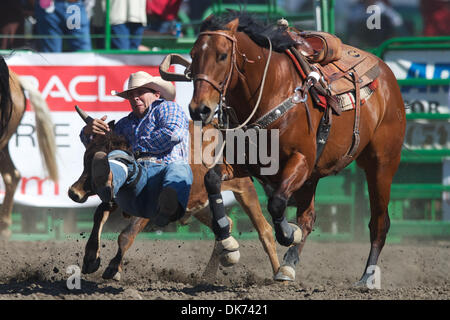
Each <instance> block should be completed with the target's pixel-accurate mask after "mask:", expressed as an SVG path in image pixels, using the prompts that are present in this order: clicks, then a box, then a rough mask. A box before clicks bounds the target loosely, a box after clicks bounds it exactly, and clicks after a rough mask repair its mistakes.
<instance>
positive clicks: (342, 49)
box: [288, 28, 380, 96]
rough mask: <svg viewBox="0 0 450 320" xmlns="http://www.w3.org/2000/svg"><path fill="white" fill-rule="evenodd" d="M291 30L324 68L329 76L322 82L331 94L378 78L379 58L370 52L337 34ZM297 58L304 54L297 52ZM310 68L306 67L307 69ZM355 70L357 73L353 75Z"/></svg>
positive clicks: (300, 46) (313, 60) (315, 64)
mask: <svg viewBox="0 0 450 320" xmlns="http://www.w3.org/2000/svg"><path fill="white" fill-rule="evenodd" d="M288 34H289V35H290V36H291V38H292V39H293V40H294V41H295V42H296V45H295V49H294V48H292V49H294V50H297V51H298V52H300V54H301V56H303V57H304V59H305V60H306V61H307V63H308V64H309V65H310V66H312V67H311V68H312V69H316V70H318V71H319V72H320V74H321V76H323V79H324V80H325V83H323V84H322V85H323V86H325V87H326V88H324V89H328V90H329V94H330V95H331V96H337V95H339V94H343V93H346V92H349V91H353V90H355V88H356V84H355V82H354V78H357V79H358V82H359V83H358V84H359V86H358V87H359V88H362V87H364V86H366V85H368V84H369V83H371V82H372V81H374V80H375V79H376V78H377V77H378V75H379V73H380V69H379V66H378V60H377V58H376V57H375V56H373V55H371V54H370V53H368V52H364V51H362V50H359V49H357V48H354V47H352V46H349V45H346V44H343V43H342V42H341V40H340V39H339V38H338V37H336V36H335V35H332V34H329V33H327V32H319V31H298V30H296V29H294V28H289V29H288ZM295 56H296V57H297V59H299V58H301V56H300V57H299V55H295ZM304 71H306V70H304ZM352 74H354V75H356V77H355V76H352Z"/></svg>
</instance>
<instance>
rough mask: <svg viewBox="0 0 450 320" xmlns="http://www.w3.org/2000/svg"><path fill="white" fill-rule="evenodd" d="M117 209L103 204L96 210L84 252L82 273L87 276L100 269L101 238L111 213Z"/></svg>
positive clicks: (112, 204) (110, 203)
mask: <svg viewBox="0 0 450 320" xmlns="http://www.w3.org/2000/svg"><path fill="white" fill-rule="evenodd" d="M116 208H117V205H116V204H115V203H112V202H109V203H105V202H103V203H101V204H100V205H99V206H98V207H97V209H96V210H95V213H94V225H93V226H92V231H91V235H90V236H89V239H88V241H87V243H86V248H85V251H84V258H83V267H82V272H83V273H85V274H86V273H93V272H95V271H97V270H98V268H99V267H100V236H101V234H102V229H103V226H104V224H105V223H106V221H107V220H108V218H109V215H110V213H111V212H113V211H114V210H115V209H116Z"/></svg>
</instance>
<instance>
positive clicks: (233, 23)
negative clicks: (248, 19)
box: [225, 18, 239, 33]
mask: <svg viewBox="0 0 450 320" xmlns="http://www.w3.org/2000/svg"><path fill="white" fill-rule="evenodd" d="M238 26H239V18H236V19H234V20H231V21H230V22H228V24H227V25H226V26H225V27H226V28H227V29H230V30H231V32H232V33H235V32H236V30H237V28H238Z"/></svg>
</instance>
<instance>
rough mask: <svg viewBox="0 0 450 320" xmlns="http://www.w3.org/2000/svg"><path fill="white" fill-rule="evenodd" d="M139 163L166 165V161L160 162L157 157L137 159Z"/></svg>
mask: <svg viewBox="0 0 450 320" xmlns="http://www.w3.org/2000/svg"><path fill="white" fill-rule="evenodd" d="M137 161H150V162H153V163H159V164H164V161H162V160H159V159H158V158H156V157H140V158H138V159H137Z"/></svg>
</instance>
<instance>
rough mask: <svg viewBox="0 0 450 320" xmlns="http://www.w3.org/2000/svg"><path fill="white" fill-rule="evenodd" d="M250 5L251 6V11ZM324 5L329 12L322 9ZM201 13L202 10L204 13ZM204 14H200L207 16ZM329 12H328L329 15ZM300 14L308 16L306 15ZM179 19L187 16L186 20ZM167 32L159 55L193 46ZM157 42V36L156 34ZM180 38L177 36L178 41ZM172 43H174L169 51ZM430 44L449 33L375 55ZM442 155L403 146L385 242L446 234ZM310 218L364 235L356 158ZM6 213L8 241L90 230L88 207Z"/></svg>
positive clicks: (320, 232)
mask: <svg viewBox="0 0 450 320" xmlns="http://www.w3.org/2000/svg"><path fill="white" fill-rule="evenodd" d="M334 5H335V3H334V1H320V2H318V6H320V7H321V9H322V15H324V16H322V18H321V19H322V21H325V19H326V21H327V23H324V24H323V25H322V29H323V30H327V31H333V30H334V29H333V28H334V21H333V19H332V18H330V14H329V12H333V8H334ZM226 8H227V6H226V5H224V4H222V3H221V2H220V1H218V2H216V7H212V8H211V10H212V12H214V13H217V12H220V11H221V10H224V9H226ZM258 8H259V9H258V10H260V12H264V13H267V14H269V15H273V16H275V15H279V14H280V15H282V14H284V13H283V12H280V11H279V10H277V9H274V8H275V7H272V6H270V5H268V6H265V7H263V6H260V7H258ZM255 10H256V9H255ZM327 10H328V13H327V14H326V13H324V12H326V11H327ZM207 13H208V12H207ZM207 13H206V14H207ZM331 16H332V15H331ZM303 18H308V19H310V18H311V16H310V15H309V16H305V17H303ZM186 23H187V24H188V23H189V22H188V21H187V20H186ZM182 39H183V38H175V37H172V38H167V39H166V40H164V41H166V42H165V44H164V43H162V42H161V43H159V44H158V45H160V46H161V51H158V52H157V53H158V54H161V53H173V52H177V53H183V54H185V53H187V52H188V51H187V50H188V49H189V48H190V46H191V45H192V38H190V37H186V38H185V40H182ZM161 41H163V40H161ZM183 41H184V42H183ZM171 48H176V49H171ZM405 49H406V50H425V49H426V50H433V49H440V50H442V49H450V37H435V38H396V39H391V40H388V41H386V42H385V43H383V44H382V45H381V46H380V47H379V48H377V49H375V50H374V53H375V54H376V55H378V56H379V57H381V58H383V57H384V55H385V53H386V52H388V51H390V50H405ZM97 52H105V53H117V54H122V53H127V54H129V53H133V54H152V53H151V52H150V53H149V52H137V51H118V50H100V51H98V50H97ZM398 82H399V84H400V85H401V86H407V85H408V86H409V85H412V86H419V85H427V86H434V85H447V84H449V83H450V81H449V79H435V80H426V79H407V80H399V81H398ZM418 120H419V121H423V120H426V121H430V122H435V121H444V122H445V121H446V122H449V121H450V116H449V115H448V114H429V113H423V114H417V113H415V114H408V115H407V121H408V123H411V122H414V121H418ZM446 157H450V150H449V149H432V148H431V149H422V150H420V149H415V150H407V149H405V150H404V151H403V152H402V161H401V164H400V168H399V170H398V173H397V174H396V176H395V178H394V184H393V186H392V192H391V202H390V204H389V211H390V216H391V230H390V232H389V236H388V241H399V240H402V239H406V238H408V237H409V236H414V237H417V236H422V237H428V238H430V237H433V238H434V237H447V238H448V237H449V236H450V222H449V221H442V209H441V202H442V193H443V192H445V191H447V192H450V186H444V185H443V184H442V164H443V161H444V159H445V158H446ZM255 186H256V188H257V190H258V195H259V201H260V202H261V205H262V207H263V213H264V215H265V216H266V218H267V219H268V221H271V219H270V217H269V214H268V212H267V209H266V205H267V197H266V196H265V194H264V192H263V191H262V188H261V186H260V185H258V184H257V183H256V184H255ZM316 209H317V221H316V224H315V230H314V232H313V233H312V235H311V239H312V240H316V241H320V240H346V241H348V240H355V239H360V238H364V239H367V238H368V228H367V224H368V219H369V217H370V214H369V209H368V194H367V186H366V183H365V178H364V176H363V173H362V172H361V170H359V169H357V168H356V166H355V164H354V163H353V164H351V165H350V166H349V167H347V168H346V169H344V170H343V171H342V172H341V173H339V174H338V175H336V176H332V177H326V178H324V179H322V180H321V181H320V182H319V185H318V188H317V195H316ZM227 210H228V214H229V215H230V217H231V218H232V219H233V221H234V224H235V228H234V231H233V235H234V236H235V237H237V238H238V239H244V238H257V234H256V232H255V230H254V228H253V227H252V226H251V224H250V221H249V219H248V217H247V216H246V215H245V214H244V213H243V211H242V210H241V209H240V207H239V206H237V205H236V206H232V207H230V208H228V209H227ZM14 212H15V213H14V214H13V226H12V231H13V236H12V239H13V240H39V239H40V240H45V239H67V238H71V239H79V238H84V237H86V235H87V234H88V233H89V232H90V229H91V226H92V216H93V212H94V209H93V208H85V209H58V208H48V209H45V210H44V209H43V210H41V211H40V212H39V214H36V213H35V212H36V210H34V211H33V212H31V211H30V210H29V209H27V208H24V207H20V206H15V208H14ZM295 214H296V212H295V208H288V209H287V216H288V218H289V219H290V220H294V219H295ZM116 216H117V217H116V218H114V215H113V216H112V218H111V219H113V220H115V221H114V222H116V223H113V222H110V223H108V224H107V225H106V226H105V229H104V231H105V233H104V238H114V239H115V238H116V237H117V232H118V231H119V230H120V229H121V227H122V226H124V225H125V224H126V223H127V222H126V220H123V219H121V218H120V213H117V214H116ZM139 238H145V239H153V238H157V239H164V238H170V239H173V238H178V239H202V238H203V239H204V238H208V239H212V238H213V235H212V233H211V232H210V231H209V230H208V229H207V228H206V227H204V226H202V225H200V224H199V223H198V222H195V220H194V221H193V222H192V223H191V224H190V225H188V226H178V225H171V226H169V227H167V228H166V229H165V230H164V231H163V232H143V233H141V234H140V235H139Z"/></svg>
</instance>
